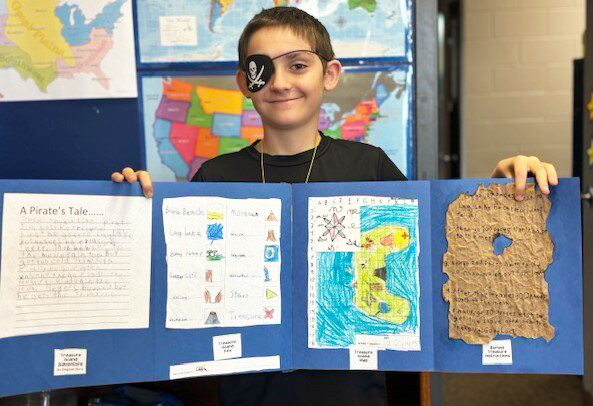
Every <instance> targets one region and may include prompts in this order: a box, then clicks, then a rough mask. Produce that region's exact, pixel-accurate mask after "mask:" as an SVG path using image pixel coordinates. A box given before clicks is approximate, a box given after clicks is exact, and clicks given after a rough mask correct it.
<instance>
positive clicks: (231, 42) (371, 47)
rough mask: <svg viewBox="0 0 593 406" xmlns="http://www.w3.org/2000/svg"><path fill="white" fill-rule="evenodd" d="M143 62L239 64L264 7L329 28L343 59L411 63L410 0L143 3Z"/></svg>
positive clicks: (140, 10) (140, 6)
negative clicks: (243, 43)
mask: <svg viewBox="0 0 593 406" xmlns="http://www.w3.org/2000/svg"><path fill="white" fill-rule="evenodd" d="M136 3H137V16H138V34H139V35H138V38H139V48H140V52H139V54H140V62H141V63H170V62H199V61H236V60H237V41H238V40H239V37H240V36H241V31H242V30H243V27H245V25H246V24H247V22H248V21H249V20H250V19H251V17H253V16H254V15H255V14H257V13H258V12H260V11H261V10H262V9H264V8H269V7H274V6H292V7H298V8H300V9H302V10H304V11H306V12H307V13H309V14H311V15H312V16H314V17H316V18H317V19H319V21H321V23H322V24H323V25H324V26H325V27H326V28H327V30H328V32H329V34H330V37H331V39H332V45H333V48H334V51H335V53H336V56H337V57H338V58H371V57H398V58H406V59H407V60H411V49H410V48H411V47H410V46H409V44H410V41H411V39H410V31H411V28H410V27H411V4H410V2H409V0H392V1H379V0H323V1H322V0H241V1H238V0H191V1H190V0H175V1H161V0H138V1H137V2H136Z"/></svg>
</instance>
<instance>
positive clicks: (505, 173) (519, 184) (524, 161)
mask: <svg viewBox="0 0 593 406" xmlns="http://www.w3.org/2000/svg"><path fill="white" fill-rule="evenodd" d="M530 173H531V174H532V175H533V176H535V179H536V181H537V185H538V186H539V189H540V191H541V192H542V194H544V195H548V194H549V193H550V185H552V186H556V185H557V184H558V175H557V174H556V168H554V165H552V164H549V163H547V162H542V161H540V160H539V158H538V157H535V156H524V155H517V156H514V157H511V158H506V159H503V160H502V161H499V162H498V164H496V167H495V168H494V171H493V172H492V177H493V178H515V199H516V200H523V199H524V198H525V184H526V182H527V175H528V174H530Z"/></svg>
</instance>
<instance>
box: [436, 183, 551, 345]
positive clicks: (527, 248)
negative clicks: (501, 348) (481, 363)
mask: <svg viewBox="0 0 593 406" xmlns="http://www.w3.org/2000/svg"><path fill="white" fill-rule="evenodd" d="M513 191H514V184H512V183H508V184H504V185H497V184H493V185H490V186H489V187H488V188H484V187H482V185H480V186H479V188H478V190H477V192H476V193H475V195H473V196H471V195H469V196H468V195H465V194H462V195H460V196H459V197H458V198H457V199H456V200H455V201H454V202H452V203H451V204H450V205H449V208H448V210H447V218H446V220H447V225H446V234H447V243H448V249H447V252H446V253H445V255H444V256H443V272H444V273H445V274H447V276H448V277H449V280H448V281H447V282H446V283H445V284H444V285H443V298H444V300H445V301H447V302H449V338H451V339H461V340H463V341H465V342H466V343H468V344H485V343H488V342H490V341H491V340H492V339H493V338H494V337H495V336H496V335H497V334H504V335H511V336H513V337H515V336H521V337H526V338H538V337H543V338H544V339H545V340H546V341H550V340H551V339H552V338H553V337H554V327H552V326H551V325H550V323H549V321H548V303H549V296H548V283H547V282H546V280H545V279H544V272H545V270H546V269H547V267H548V266H549V265H550V264H551V263H552V252H553V249H554V245H553V243H552V239H551V237H550V234H549V233H548V231H547V229H546V221H547V218H548V214H549V213H550V207H551V203H550V201H549V199H548V198H547V197H543V196H542V194H541V193H539V192H536V191H535V187H534V185H533V184H529V185H528V187H527V190H526V193H525V199H524V200H523V201H521V202H518V201H516V200H515V198H514V194H513V193H514V192H513ZM499 235H503V236H505V237H507V238H509V239H510V240H512V243H511V244H510V246H508V247H506V248H505V249H504V251H503V252H502V254H501V255H495V254H494V249H493V241H494V239H495V238H497V237H498V236H499Z"/></svg>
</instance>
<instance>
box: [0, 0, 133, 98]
mask: <svg viewBox="0 0 593 406" xmlns="http://www.w3.org/2000/svg"><path fill="white" fill-rule="evenodd" d="M129 1H130V0H111V1H108V2H106V1H98V2H97V3H98V4H95V7H96V6H97V5H101V7H100V8H98V9H97V12H96V14H94V15H90V16H89V15H86V14H85V10H84V9H82V8H81V7H80V6H79V5H78V4H76V3H77V2H76V1H75V2H67V3H66V2H62V1H59V0H35V1H30V0H0V93H9V92H10V91H11V90H15V87H18V86H19V84H26V83H27V82H28V81H32V83H33V84H34V87H30V88H29V92H34V91H38V92H39V93H41V94H45V95H47V94H48V93H50V85H51V84H52V83H55V82H56V80H58V79H66V80H85V81H87V82H88V85H90V86H91V89H92V86H94V87H100V88H101V89H102V90H103V93H102V94H98V95H96V97H100V96H107V97H109V96H108V94H107V93H109V92H110V91H114V90H115V89H113V87H114V86H113V83H112V76H113V72H110V71H109V70H107V71H106V70H105V68H104V67H103V66H102V64H103V61H104V59H105V58H106V56H107V55H108V54H109V53H110V52H112V51H113V49H114V46H115V43H116V40H115V39H114V31H115V30H117V29H118V28H120V26H121V25H122V24H123V22H122V20H123V17H124V12H126V14H127V11H128V10H130V5H129V4H126V3H128V2H129ZM2 3H4V4H2ZM78 3H80V1H78ZM124 5H125V6H127V7H124ZM131 51H132V54H131V61H132V64H133V62H134V58H133V48H132V49H131ZM128 60H129V56H128ZM122 61H125V59H123V60H122ZM107 69H109V67H107ZM10 71H12V72H15V71H16V73H18V78H19V79H20V80H19V82H18V83H15V81H14V80H11V83H7V82H5V85H6V86H7V88H5V89H2V87H3V86H2V85H1V83H3V81H2V80H1V79H2V78H3V77H4V76H5V75H10V73H11V72H10ZM14 77H15V76H12V78H14ZM7 78H8V76H7ZM8 86H10V87H8ZM82 89H84V88H81V90H82ZM3 90H4V91H3ZM118 90H119V89H118ZM3 96H4V94H3ZM122 96H123V95H122ZM80 97H85V96H84V95H80ZM91 97H93V96H92V95H91ZM31 98H35V97H34V95H33V96H32V97H31ZM56 98H77V96H76V95H67V96H66V97H59V96H58V97H56ZM0 99H1V98H0Z"/></svg>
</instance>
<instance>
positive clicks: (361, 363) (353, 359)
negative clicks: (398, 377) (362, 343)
mask: <svg viewBox="0 0 593 406" xmlns="http://www.w3.org/2000/svg"><path fill="white" fill-rule="evenodd" d="M377 368H378V357H377V349H376V348H369V347H351V348H350V369H365V370H376V369H377Z"/></svg>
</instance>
